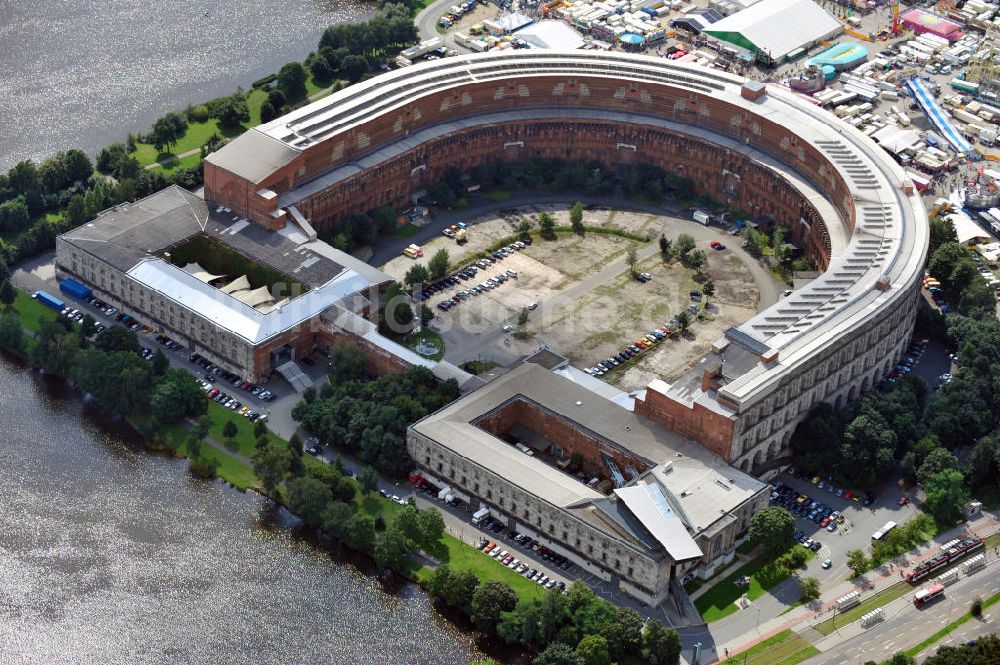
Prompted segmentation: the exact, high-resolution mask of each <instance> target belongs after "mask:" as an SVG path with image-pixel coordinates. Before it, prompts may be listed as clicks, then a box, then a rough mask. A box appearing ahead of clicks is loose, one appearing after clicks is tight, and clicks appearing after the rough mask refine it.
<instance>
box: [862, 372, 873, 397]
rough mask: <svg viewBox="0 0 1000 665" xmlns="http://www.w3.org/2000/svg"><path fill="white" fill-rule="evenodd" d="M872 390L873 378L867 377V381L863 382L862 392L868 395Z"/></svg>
mask: <svg viewBox="0 0 1000 665" xmlns="http://www.w3.org/2000/svg"><path fill="white" fill-rule="evenodd" d="M871 389H872V377H870V376H866V377H865V380H864V381H862V382H861V392H863V393H866V392H868V391H869V390H871Z"/></svg>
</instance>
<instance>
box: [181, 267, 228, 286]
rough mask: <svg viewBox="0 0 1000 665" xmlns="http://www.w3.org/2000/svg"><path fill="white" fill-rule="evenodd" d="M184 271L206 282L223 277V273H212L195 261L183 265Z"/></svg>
mask: <svg viewBox="0 0 1000 665" xmlns="http://www.w3.org/2000/svg"><path fill="white" fill-rule="evenodd" d="M184 272H186V273H188V274H189V275H192V276H193V277H194V278H195V279H197V280H198V281H201V282H205V283H206V284H208V283H210V282H214V281H215V280H217V279H222V278H223V277H225V275H213V274H212V273H210V272H208V271H207V270H205V269H204V268H202V267H201V266H200V265H199V264H197V263H189V264H187V265H186V266H184Z"/></svg>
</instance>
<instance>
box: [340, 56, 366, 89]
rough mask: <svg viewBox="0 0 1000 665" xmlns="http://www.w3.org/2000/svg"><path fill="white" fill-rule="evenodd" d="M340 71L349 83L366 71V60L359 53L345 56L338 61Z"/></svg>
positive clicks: (356, 79)
mask: <svg viewBox="0 0 1000 665" xmlns="http://www.w3.org/2000/svg"><path fill="white" fill-rule="evenodd" d="M340 73H341V74H343V75H344V78H346V79H347V80H348V81H350V82H351V83H355V82H357V81H360V80H361V77H363V76H364V75H365V74H367V73H368V61H367V60H366V59H365V58H363V57H361V56H360V55H349V56H346V57H345V58H344V59H343V60H341V62H340Z"/></svg>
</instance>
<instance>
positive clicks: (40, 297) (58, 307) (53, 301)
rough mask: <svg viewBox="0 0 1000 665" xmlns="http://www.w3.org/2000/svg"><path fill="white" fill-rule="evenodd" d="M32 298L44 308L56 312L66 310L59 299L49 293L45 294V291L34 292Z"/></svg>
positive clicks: (64, 304)
mask: <svg viewBox="0 0 1000 665" xmlns="http://www.w3.org/2000/svg"><path fill="white" fill-rule="evenodd" d="M33 297H34V298H35V300H37V301H38V302H40V303H42V304H43V305H45V306H46V307H49V308H51V309H54V310H55V311H57V312H62V311H63V310H64V309H66V303H64V302H63V301H62V300H59V298H56V297H55V296H54V295H52V294H51V293H46V292H45V291H35V294H34V296H33Z"/></svg>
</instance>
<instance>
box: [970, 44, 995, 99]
mask: <svg viewBox="0 0 1000 665" xmlns="http://www.w3.org/2000/svg"><path fill="white" fill-rule="evenodd" d="M998 38H1000V30H996V29H993V30H990V31H989V32H987V33H986V38H985V39H984V40H983V41H982V42H981V43H980V46H981V48H980V49H979V50H978V51H977V52H976V53H975V55H973V56H972V58H971V59H970V60H969V64H968V67H967V68H966V70H965V80H966V81H969V82H970V83H978V84H979V94H980V95H982V94H983V93H985V92H993V93H996V92H998V91H1000V47H998V46H997V45H998V44H1000V42H998V41H997V39H998Z"/></svg>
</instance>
